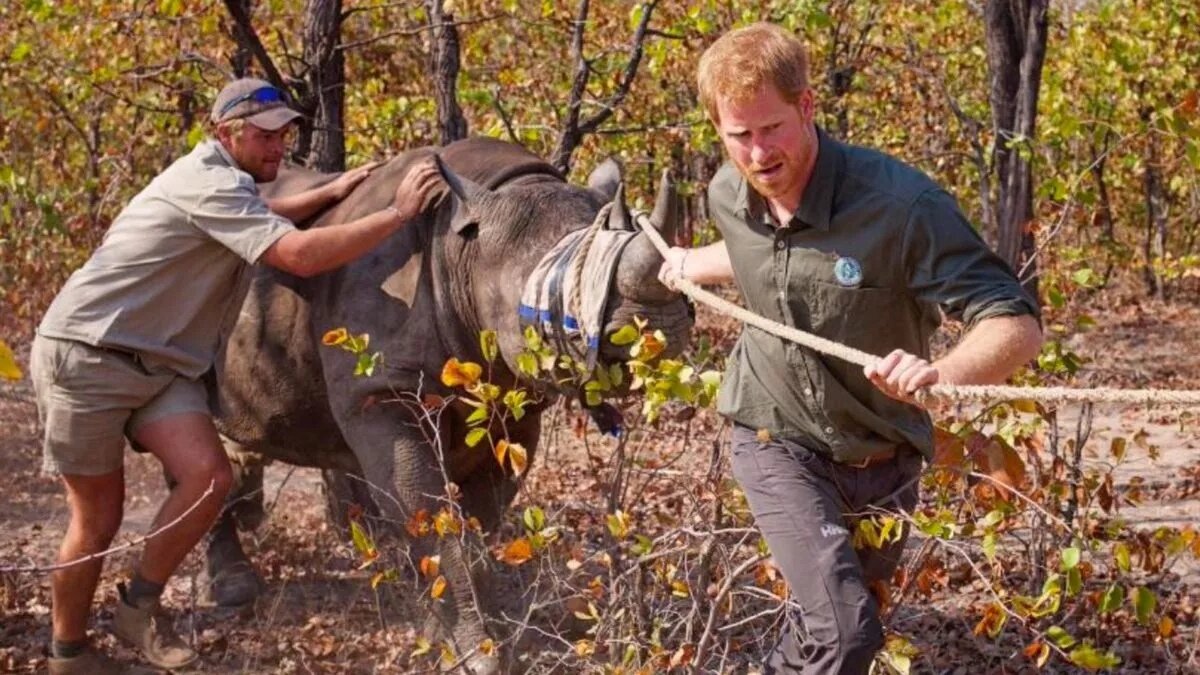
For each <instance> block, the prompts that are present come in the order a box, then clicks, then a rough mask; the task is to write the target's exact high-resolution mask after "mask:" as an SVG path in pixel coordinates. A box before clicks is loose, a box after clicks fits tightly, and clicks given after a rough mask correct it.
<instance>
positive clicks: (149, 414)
mask: <svg viewBox="0 0 1200 675" xmlns="http://www.w3.org/2000/svg"><path fill="white" fill-rule="evenodd" d="M298 117H300V114H299V113H297V112H296V111H294V110H292V109H291V108H289V107H288V105H287V101H286V97H285V95H284V94H283V92H282V91H280V90H279V89H277V88H275V87H274V86H272V85H271V84H270V83H268V82H265V81H263V80H257V79H240V80H237V81H235V82H232V83H230V84H229V85H228V86H226V87H225V88H224V89H222V90H221V92H220V94H219V95H218V96H217V99H216V102H215V103H214V104H213V109H212V116H211V122H212V124H213V133H214V136H215V138H210V139H207V140H205V141H203V142H201V143H200V144H199V145H197V146H196V148H195V149H194V150H192V152H191V153H189V154H188V155H186V156H185V157H183V158H181V159H179V160H177V161H176V162H175V163H173V164H172V165H171V166H170V167H168V168H167V169H166V170H165V171H164V172H162V173H161V174H159V175H158V176H157V177H156V178H155V179H154V180H153V181H151V183H150V185H148V186H147V187H146V188H145V189H144V190H142V191H141V192H140V193H139V194H138V195H137V196H135V197H134V198H133V200H132V201H131V202H130V203H129V205H128V206H126V207H125V209H124V210H123V211H122V212H121V213H120V214H119V215H118V216H117V219H116V220H115V221H114V222H113V224H112V226H111V227H110V228H109V230H108V232H107V233H106V234H105V236H104V240H103V242H102V243H101V245H100V247H99V248H97V249H96V251H95V252H94V253H93V254H92V257H91V258H90V259H89V260H88V261H87V263H85V264H84V266H83V267H82V268H80V269H79V270H77V271H76V272H75V273H74V274H73V275H72V276H71V278H70V279H69V280H68V281H67V284H66V286H65V287H64V288H63V289H62V291H61V292H60V293H59V294H58V296H57V297H56V298H55V300H54V302H53V304H52V305H51V307H50V309H49V310H48V311H47V313H46V316H45V318H44V319H43V321H42V323H41V325H40V326H39V327H38V331H37V336H36V337H35V339H34V343H33V351H32V355H31V372H32V379H33V384H34V387H35V389H36V391H37V398H38V410H39V413H40V416H41V419H42V421H43V426H44V427H45V430H46V431H45V442H44V448H43V452H44V455H45V464H44V468H45V470H46V471H47V472H49V473H52V474H58V475H61V476H62V480H63V484H64V485H65V487H66V491H67V501H68V504H69V508H70V513H71V520H70V523H69V525H68V527H67V532H66V536H65V537H64V539H63V543H62V546H61V548H60V550H59V556H58V559H59V562H60V563H61V564H64V566H63V567H62V568H61V569H58V570H57V571H55V572H54V575H53V578H52V582H51V586H52V611H51V616H52V621H53V642H52V645H51V651H52V654H51V659H50V663H49V670H50V672H51V673H87V674H88V675H98V674H100V673H115V672H119V670H120V667H119V664H117V663H116V662H115V661H113V660H111V659H110V658H108V657H107V656H105V655H103V654H101V653H99V652H96V651H93V650H89V649H88V647H87V624H88V618H89V614H90V612H91V605H92V596H93V595H94V593H95V590H96V584H97V581H98V579H99V576H100V570H101V564H102V559H99V558H98V559H90V560H86V561H83V559H85V558H87V557H88V556H89V555H92V554H96V553H99V552H102V551H104V550H105V549H107V548H108V546H109V544H110V543H111V542H112V539H113V537H114V536H115V535H116V533H117V530H118V528H119V527H120V524H121V518H122V506H123V502H124V496H125V479H124V472H123V468H122V459H123V452H124V448H125V443H126V439H129V440H131V441H133V442H134V443H136V444H138V445H139V446H140V447H141V448H144V449H145V450H146V451H148V452H150V453H152V454H153V455H154V456H155V457H157V458H158V460H159V461H161V462H162V464H163V467H164V469H165V471H166V472H167V473H168V474H169V475H170V476H171V477H172V478H173V479H174V480H175V482H176V485H175V487H174V488H173V489H172V491H171V493H170V495H169V496H168V497H167V499H166V501H165V502H164V503H163V505H162V507H161V510H160V511H159V513H158V516H157V517H156V518H155V520H154V523H153V525H152V526H151V531H154V530H158V529H160V528H163V527H164V526H167V527H166V529H164V530H163V531H162V532H161V533H159V534H157V535H156V536H154V537H151V538H149V539H148V540H147V541H146V542H145V548H144V550H143V552H142V556H141V559H140V560H139V561H138V563H137V566H136V567H135V568H134V570H133V574H132V578H131V579H130V581H129V583H128V584H120V585H119V587H118V588H119V593H120V596H121V597H120V600H119V601H118V602H117V604H116V608H115V611H114V619H113V628H114V632H116V634H117V635H118V636H119V637H121V638H122V639H123V640H125V641H126V642H129V643H130V644H132V645H133V646H134V647H136V648H137V649H139V650H140V651H141V653H142V655H143V657H144V658H145V659H146V660H147V661H149V662H150V663H152V664H153V665H155V666H157V667H159V668H167V669H173V668H181V667H184V666H187V665H188V664H191V663H192V662H193V661H195V659H196V657H197V654H196V652H194V651H193V650H192V649H191V648H190V647H189V646H188V645H187V644H186V643H185V642H184V641H183V640H182V639H181V638H180V637H179V636H178V635H177V634H176V633H175V632H174V630H173V629H172V622H171V621H170V619H169V618H167V617H166V616H165V615H164V613H163V611H162V610H161V607H160V604H159V598H160V596H161V594H162V591H163V587H164V585H165V584H166V582H167V580H168V579H169V578H170V576H171V574H173V573H174V571H175V569H176V568H177V567H178V566H179V564H180V563H181V562H182V561H183V559H184V557H185V556H186V555H187V553H188V552H189V551H190V550H191V549H192V547H193V546H195V544H196V543H197V542H198V541H199V540H200V538H201V537H202V536H203V535H204V534H205V533H206V532H207V531H208V529H209V527H210V526H211V525H212V522H213V520H214V519H215V518H216V516H217V514H218V513H219V511H220V509H221V506H222V502H223V500H224V498H225V495H226V493H227V492H228V490H229V485H230V480H231V473H230V467H229V463H228V461H227V460H226V458H225V455H224V453H223V451H222V448H221V443H220V441H219V440H218V437H217V432H216V429H215V428H214V427H213V421H212V414H211V412H210V409H209V404H208V398H207V395H206V391H205V388H204V386H203V384H202V382H201V379H200V378H201V376H202V375H204V374H205V373H206V372H207V371H208V370H209V369H210V368H211V367H212V365H213V360H214V358H215V356H216V354H217V351H218V349H219V347H220V345H221V343H222V340H223V339H224V337H225V335H226V328H227V326H228V325H229V322H227V321H226V319H227V318H229V317H232V316H236V312H237V311H238V309H239V304H240V301H241V297H240V296H239V295H238V293H237V289H238V288H239V283H238V280H239V277H240V276H241V275H242V274H244V273H245V272H246V270H247V268H248V266H249V265H252V264H255V263H258V262H260V261H261V262H264V263H266V264H268V265H271V266H273V267H276V268H279V269H281V270H283V271H286V272H289V273H292V274H295V275H298V276H310V275H314V274H319V273H321V272H324V271H327V270H331V269H334V268H336V267H338V266H340V265H343V264H345V263H347V262H349V261H351V260H353V259H355V258H357V257H359V256H360V255H362V254H364V253H366V252H367V251H368V250H370V249H371V248H372V247H374V246H375V245H376V244H378V243H380V242H381V241H383V239H384V238H386V237H387V236H388V235H390V234H392V233H393V232H396V231H397V230H398V229H400V228H401V227H402V226H403V225H404V224H405V223H406V222H407V221H409V220H410V219H412V218H413V217H415V216H416V215H417V214H418V213H419V211H420V210H421V207H422V205H423V204H424V203H425V199H426V196H427V194H428V193H429V191H430V190H431V189H432V188H433V187H434V186H435V185H436V183H437V182H438V180H439V176H438V173H437V169H436V168H435V167H434V166H433V164H432V163H429V164H426V165H421V166H420V167H418V168H416V169H413V170H412V171H411V172H410V173H409V174H408V175H407V176H406V177H405V178H404V179H403V180H402V181H401V183H400V185H399V187H398V188H397V190H396V195H395V198H394V200H393V202H392V204H391V205H389V206H388V207H387V208H386V209H384V210H382V211H378V212H376V213H373V214H370V215H368V216H365V217H363V218H360V219H358V220H355V221H352V222H349V223H345V224H341V225H334V226H330V227H322V228H317V229H312V230H298V229H296V227H295V226H294V225H293V222H295V221H301V220H304V219H305V218H307V217H309V216H311V215H313V214H314V213H316V212H317V211H318V210H319V209H321V208H323V207H325V206H327V205H329V204H330V203H332V202H334V201H336V200H339V199H342V198H344V197H345V196H346V195H347V194H349V193H350V191H351V190H353V189H354V187H355V186H356V185H358V184H359V183H360V182H361V181H362V180H363V179H365V178H366V177H367V176H368V175H369V173H370V170H371V167H370V166H368V167H364V168H361V169H357V170H354V171H350V172H347V173H345V174H343V175H342V176H340V177H339V178H338V179H336V180H334V181H333V182H331V183H328V184H326V185H323V186H321V187H318V188H315V189H312V190H309V191H307V192H302V193H299V194H296V195H291V196H288V197H283V198H279V199H272V200H264V199H263V198H262V197H260V196H259V194H258V189H257V187H256V183H260V182H266V181H271V180H274V179H275V176H276V173H277V172H278V170H279V164H280V162H281V161H282V160H283V156H284V152H285V150H286V144H287V143H286V138H287V135H288V132H289V131H290V130H291V128H292V126H293V123H294V122H295V120H296V119H297V118H298Z"/></svg>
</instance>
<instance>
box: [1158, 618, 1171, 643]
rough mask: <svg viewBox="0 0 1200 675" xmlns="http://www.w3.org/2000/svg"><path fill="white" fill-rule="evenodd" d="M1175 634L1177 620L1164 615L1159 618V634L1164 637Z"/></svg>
mask: <svg viewBox="0 0 1200 675" xmlns="http://www.w3.org/2000/svg"><path fill="white" fill-rule="evenodd" d="M1174 634H1175V620H1174V619H1172V618H1171V617H1169V616H1164V617H1163V618H1161V619H1159V620H1158V636H1159V637H1161V638H1162V639H1164V640H1165V639H1167V638H1169V637H1171V636H1172V635H1174Z"/></svg>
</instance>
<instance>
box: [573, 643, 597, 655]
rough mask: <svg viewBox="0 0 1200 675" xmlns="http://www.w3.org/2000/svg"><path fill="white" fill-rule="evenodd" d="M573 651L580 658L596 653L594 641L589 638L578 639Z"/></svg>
mask: <svg viewBox="0 0 1200 675" xmlns="http://www.w3.org/2000/svg"><path fill="white" fill-rule="evenodd" d="M575 653H576V654H577V655H578V656H579V657H580V658H585V659H586V658H587V657H589V656H591V655H592V654H595V653H596V643H595V642H592V641H591V640H580V641H579V642H576V643H575Z"/></svg>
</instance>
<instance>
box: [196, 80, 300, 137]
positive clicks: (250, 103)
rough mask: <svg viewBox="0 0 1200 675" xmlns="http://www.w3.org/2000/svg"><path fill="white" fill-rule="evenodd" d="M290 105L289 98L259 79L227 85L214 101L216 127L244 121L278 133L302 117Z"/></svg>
mask: <svg viewBox="0 0 1200 675" xmlns="http://www.w3.org/2000/svg"><path fill="white" fill-rule="evenodd" d="M300 116H301V115H300V113H298V112H296V111H295V110H292V109H291V108H289V107H288V104H287V94H285V93H284V92H283V91H282V90H281V89H279V88H278V87H276V86H275V85H273V84H271V83H270V82H267V81H266V80H260V79H258V78H255V77H243V78H242V79H240V80H234V81H233V82H230V83H229V84H227V85H225V88H224V89H222V90H221V93H219V94H217V100H216V101H213V107H212V115H211V119H212V121H213V123H214V124H216V123H220V122H225V121H227V120H234V119H239V118H244V119H245V120H246V121H247V122H249V123H250V124H253V125H254V126H256V127H258V128H260V129H266V130H267V131H275V130H276V129H278V128H280V127H282V126H283V125H285V124H288V123H289V122H292V121H294V120H295V119H296V118H298V117H300Z"/></svg>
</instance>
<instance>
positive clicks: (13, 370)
mask: <svg viewBox="0 0 1200 675" xmlns="http://www.w3.org/2000/svg"><path fill="white" fill-rule="evenodd" d="M21 377H22V375H21V367H20V366H18V365H17V358H16V357H15V356H13V352H12V350H11V349H9V347H8V345H6V344H4V341H3V340H0V378H2V379H5V380H19V379H21Z"/></svg>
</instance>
